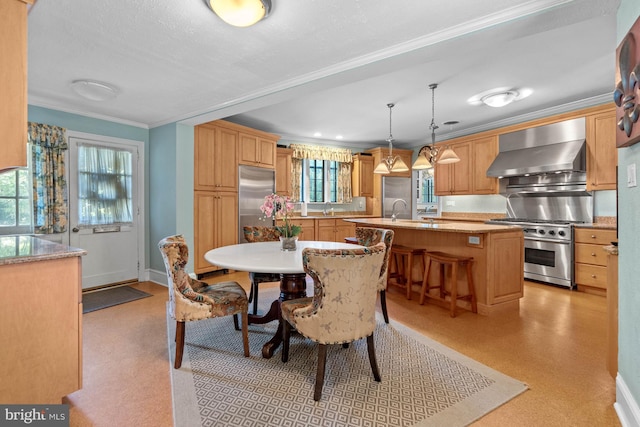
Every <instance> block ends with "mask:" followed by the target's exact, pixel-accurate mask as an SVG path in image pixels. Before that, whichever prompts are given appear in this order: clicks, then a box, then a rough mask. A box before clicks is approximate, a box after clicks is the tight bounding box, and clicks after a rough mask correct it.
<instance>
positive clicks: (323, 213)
mask: <svg viewBox="0 0 640 427" xmlns="http://www.w3.org/2000/svg"><path fill="white" fill-rule="evenodd" d="M327 205H329V206H331V202H324V210H323V211H322V215H324V216H327V215H329V209H327Z"/></svg>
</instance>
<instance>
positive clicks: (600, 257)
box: [575, 243, 607, 267]
mask: <svg viewBox="0 0 640 427" xmlns="http://www.w3.org/2000/svg"><path fill="white" fill-rule="evenodd" d="M575 256H576V262H577V263H585V264H595V265H601V266H603V267H606V265H607V253H606V252H605V251H604V250H603V249H602V246H601V245H589V244H586V243H576V244H575Z"/></svg>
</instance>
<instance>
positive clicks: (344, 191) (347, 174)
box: [289, 144, 353, 203]
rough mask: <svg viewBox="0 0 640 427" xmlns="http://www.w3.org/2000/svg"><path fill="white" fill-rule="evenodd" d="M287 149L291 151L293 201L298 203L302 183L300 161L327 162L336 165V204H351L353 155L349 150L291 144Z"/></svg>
mask: <svg viewBox="0 0 640 427" xmlns="http://www.w3.org/2000/svg"><path fill="white" fill-rule="evenodd" d="M289 148H291V149H292V150H293V154H292V161H291V166H292V167H291V169H292V179H293V194H294V199H295V201H299V200H297V199H298V195H299V194H300V183H301V182H302V179H301V178H302V161H303V159H310V160H329V161H334V162H337V163H338V176H337V184H336V202H337V203H351V201H352V200H353V197H352V196H351V164H352V163H353V154H351V150H348V149H345V148H336V147H323V146H319V145H304V144H291V145H289Z"/></svg>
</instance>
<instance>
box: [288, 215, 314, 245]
mask: <svg viewBox="0 0 640 427" xmlns="http://www.w3.org/2000/svg"><path fill="white" fill-rule="evenodd" d="M281 222H282V221H280V223H281ZM289 222H291V224H293V225H299V226H300V227H302V231H301V232H300V234H299V235H298V240H316V220H315V219H313V218H309V219H304V218H292V219H290V220H289Z"/></svg>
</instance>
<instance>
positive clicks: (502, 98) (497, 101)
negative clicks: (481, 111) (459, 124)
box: [480, 90, 518, 108]
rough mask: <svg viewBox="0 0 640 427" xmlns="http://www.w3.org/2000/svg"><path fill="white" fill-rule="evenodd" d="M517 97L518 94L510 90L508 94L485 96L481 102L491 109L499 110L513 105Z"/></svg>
mask: <svg viewBox="0 0 640 427" xmlns="http://www.w3.org/2000/svg"><path fill="white" fill-rule="evenodd" d="M517 96H518V93H517V92H514V91H511V90H509V91H507V92H499V93H491V94H489V95H485V96H483V97H482V98H481V99H480V100H481V101H482V102H484V104H485V105H488V106H489V107H494V108H499V107H504V106H505V105H509V104H511V103H512V102H513V101H515V100H516V97H517Z"/></svg>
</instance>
